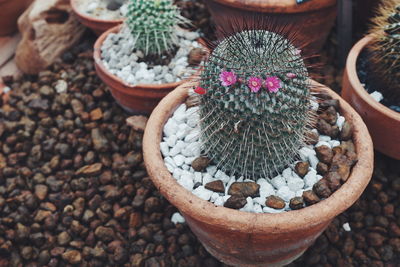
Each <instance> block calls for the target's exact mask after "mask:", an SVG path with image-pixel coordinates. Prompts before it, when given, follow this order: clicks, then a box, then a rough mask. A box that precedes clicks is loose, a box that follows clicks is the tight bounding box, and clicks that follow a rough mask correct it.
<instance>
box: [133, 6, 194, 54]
mask: <svg viewBox="0 0 400 267" xmlns="http://www.w3.org/2000/svg"><path fill="white" fill-rule="evenodd" d="M126 17H127V20H126V24H127V25H128V27H129V29H130V32H131V33H132V35H133V37H134V39H135V47H136V48H137V49H138V50H140V51H142V52H143V53H144V54H145V55H149V54H150V55H151V54H161V53H163V52H165V51H168V50H170V49H171V48H172V47H173V45H174V44H176V43H177V36H176V33H175V32H176V28H177V27H178V25H179V24H181V23H187V20H186V19H185V18H184V17H182V16H181V15H180V10H179V8H178V7H177V6H175V5H174V4H173V3H172V1H171V0H130V2H129V5H128V12H127V15H126Z"/></svg>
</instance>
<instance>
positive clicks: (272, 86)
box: [265, 76, 282, 93]
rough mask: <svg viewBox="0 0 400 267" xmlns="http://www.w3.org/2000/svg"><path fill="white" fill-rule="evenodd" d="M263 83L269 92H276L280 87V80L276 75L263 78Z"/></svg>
mask: <svg viewBox="0 0 400 267" xmlns="http://www.w3.org/2000/svg"><path fill="white" fill-rule="evenodd" d="M265 85H266V86H267V88H268V91H269V92H271V93H276V92H278V91H279V89H280V88H282V83H281V80H279V78H278V77H276V76H272V77H268V78H267V79H266V80H265Z"/></svg>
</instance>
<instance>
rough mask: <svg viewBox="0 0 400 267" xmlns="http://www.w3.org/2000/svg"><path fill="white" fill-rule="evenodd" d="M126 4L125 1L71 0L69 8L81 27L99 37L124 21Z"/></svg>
mask: <svg viewBox="0 0 400 267" xmlns="http://www.w3.org/2000/svg"><path fill="white" fill-rule="evenodd" d="M127 2H128V1H127V0H71V7H72V10H73V11H74V13H75V14H76V16H77V18H78V20H79V21H80V22H81V23H82V24H83V25H85V26H86V27H88V28H90V29H92V30H93V31H94V32H95V33H96V34H97V35H100V34H102V33H103V32H105V31H107V30H109V29H111V28H113V27H115V26H117V25H119V24H121V23H122V22H123V21H124V16H125V15H126V11H127Z"/></svg>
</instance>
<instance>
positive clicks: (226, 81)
mask: <svg viewBox="0 0 400 267" xmlns="http://www.w3.org/2000/svg"><path fill="white" fill-rule="evenodd" d="M219 80H220V81H221V82H222V83H221V84H222V86H231V85H233V84H235V83H236V81H237V77H236V74H235V73H234V72H233V71H223V72H222V73H221V74H220V75H219Z"/></svg>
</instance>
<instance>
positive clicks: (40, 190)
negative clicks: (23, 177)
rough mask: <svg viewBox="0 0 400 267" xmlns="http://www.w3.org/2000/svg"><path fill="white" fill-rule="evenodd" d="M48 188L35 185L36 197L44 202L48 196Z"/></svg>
mask: <svg viewBox="0 0 400 267" xmlns="http://www.w3.org/2000/svg"><path fill="white" fill-rule="evenodd" d="M47 192H48V187H47V186H45V185H42V184H38V185H35V195H36V196H37V198H38V199H39V200H44V199H45V198H46V196H47Z"/></svg>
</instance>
